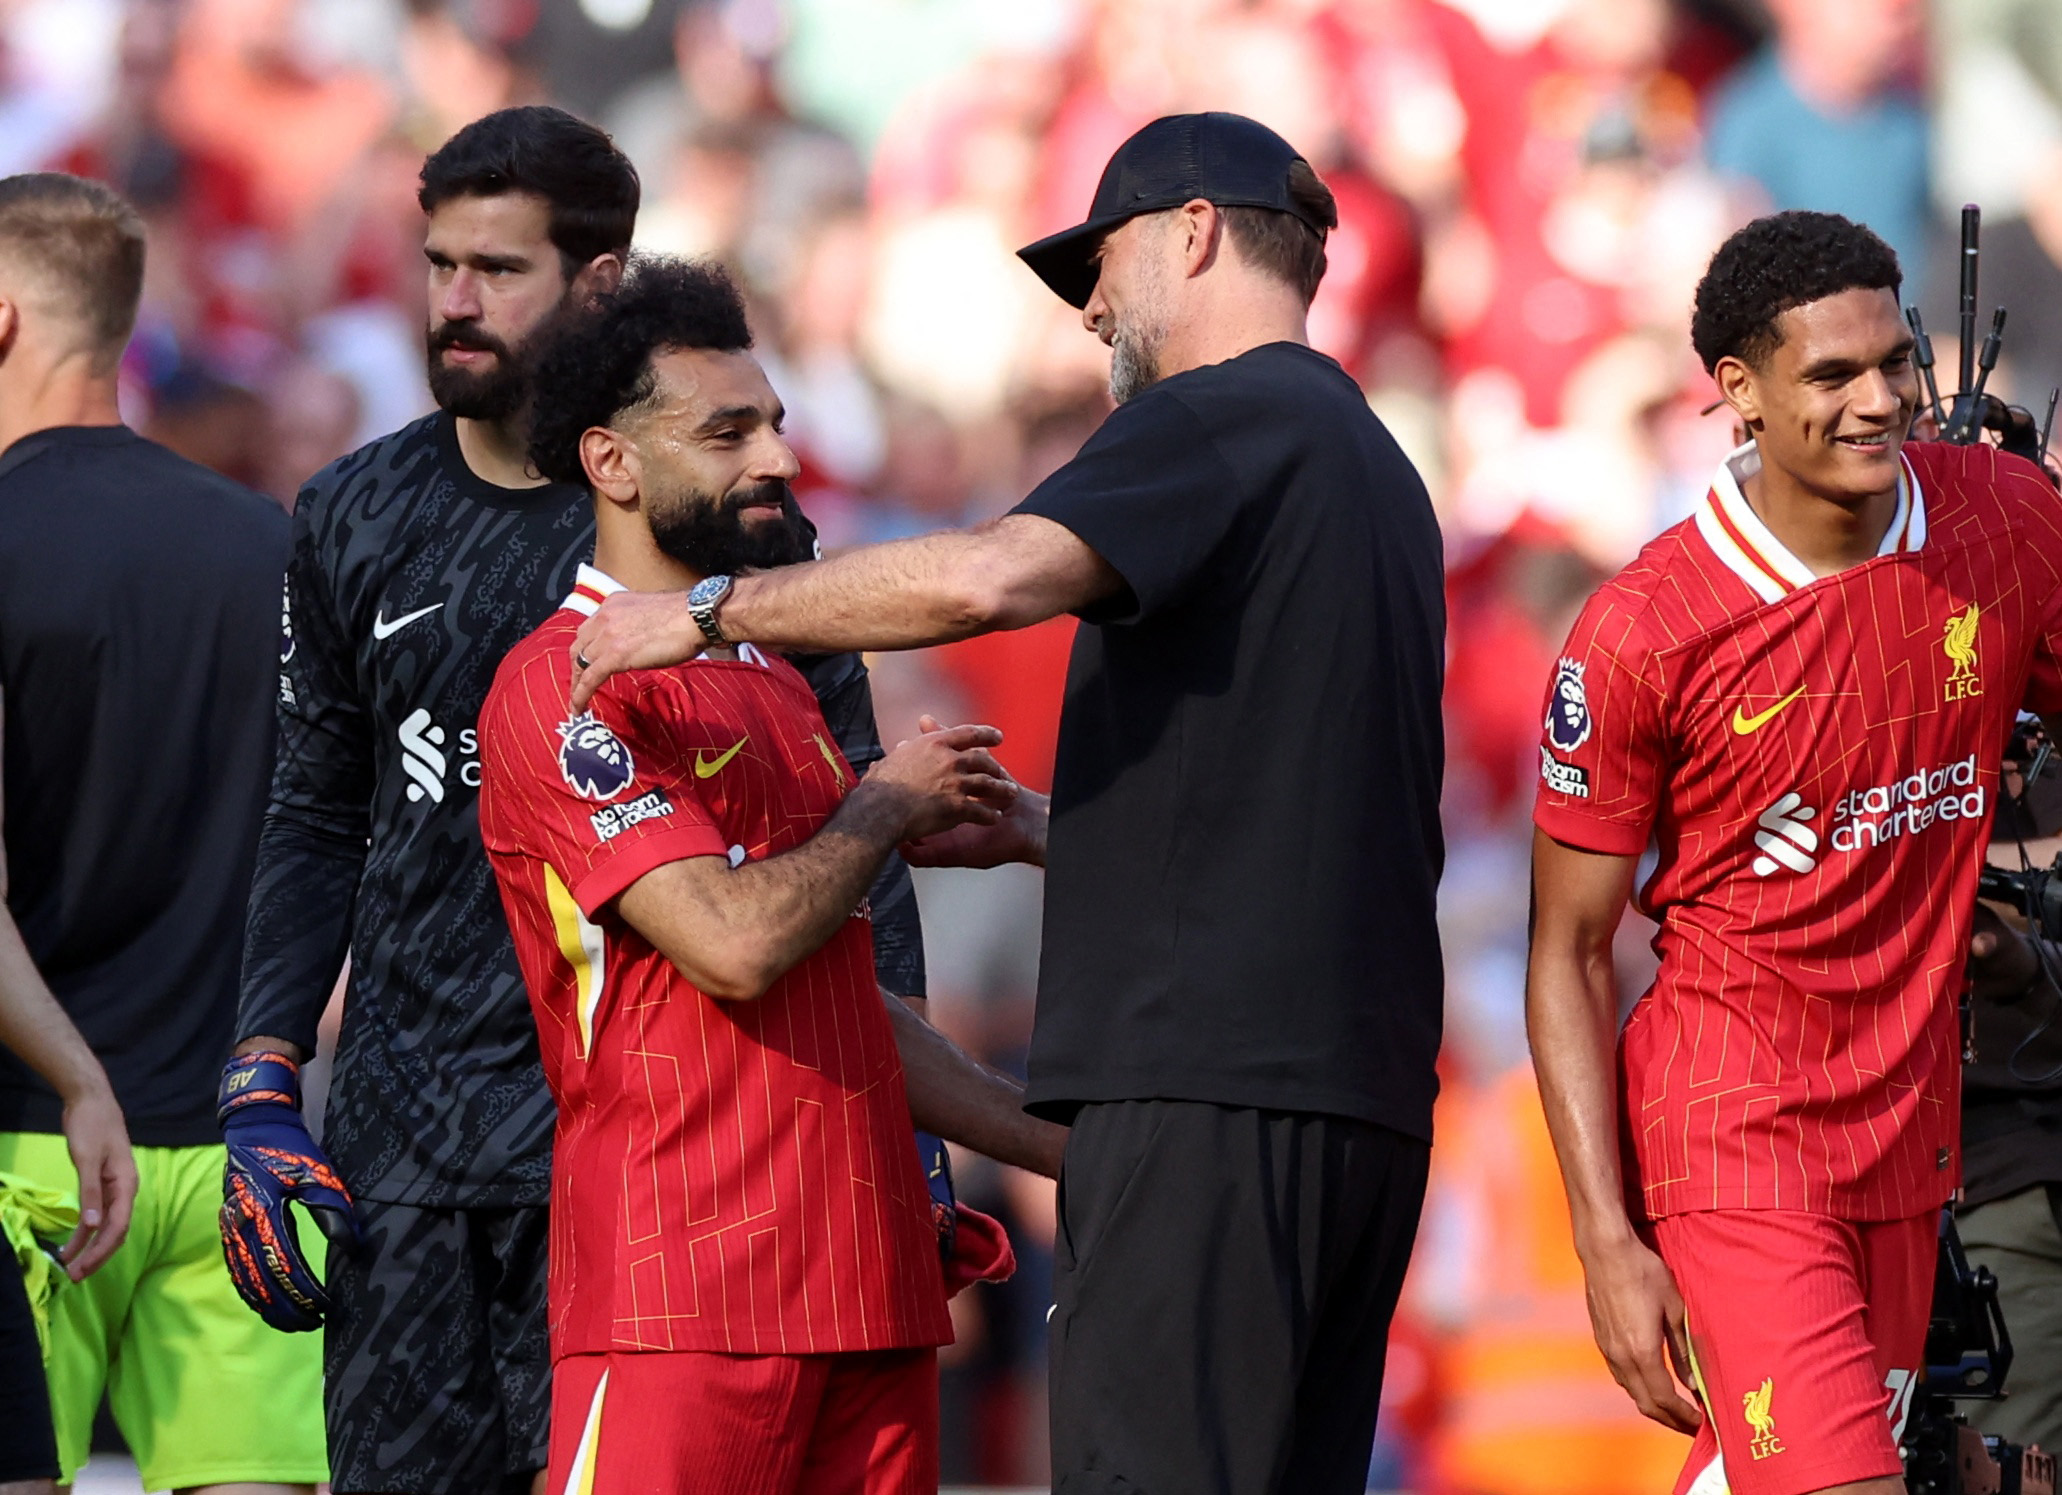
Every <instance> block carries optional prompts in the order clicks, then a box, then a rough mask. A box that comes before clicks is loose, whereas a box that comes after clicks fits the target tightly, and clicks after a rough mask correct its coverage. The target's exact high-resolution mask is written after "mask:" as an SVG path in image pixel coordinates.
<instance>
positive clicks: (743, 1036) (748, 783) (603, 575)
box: [480, 261, 1063, 1495]
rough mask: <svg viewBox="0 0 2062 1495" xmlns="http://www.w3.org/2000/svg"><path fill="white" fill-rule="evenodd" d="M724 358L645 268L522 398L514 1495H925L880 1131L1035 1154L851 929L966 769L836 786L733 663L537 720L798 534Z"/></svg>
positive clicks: (787, 461) (783, 453) (720, 285)
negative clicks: (536, 1477)
mask: <svg viewBox="0 0 2062 1495" xmlns="http://www.w3.org/2000/svg"><path fill="white" fill-rule="evenodd" d="M749 348H750V336H749V333H748V332H747V330H746V326H745V318H744V310H743V306H742V303H741V301H740V300H739V297H738V294H737V292H736V290H735V288H734V287H733V286H732V285H731V284H730V282H729V281H728V280H727V279H725V278H724V277H723V275H722V272H721V271H718V270H714V269H711V268H704V267H699V266H692V265H684V264H680V263H677V262H668V261H655V262H650V263H647V264H644V265H643V266H641V267H640V268H639V269H638V270H637V271H636V272H635V273H634V274H633V276H632V278H631V280H630V281H629V283H628V284H627V285H626V286H625V288H624V289H623V291H622V292H621V293H620V294H618V295H617V296H615V297H613V298H610V299H609V300H608V301H607V302H606V303H605V304H604V305H603V306H602V307H601V308H600V309H599V310H598V311H597V312H596V313H594V314H593V316H592V317H591V318H590V319H589V320H588V321H587V322H585V323H584V324H583V325H581V326H579V327H577V328H574V329H571V330H570V331H568V332H567V333H565V334H564V335H563V337H562V339H561V341H560V343H559V344H558V347H557V350H556V351H555V352H554V353H552V354H550V355H548V356H547V359H546V363H545V370H544V373H543V374H542V376H541V377H540V379H539V381H538V388H539V403H538V409H537V411H536V416H535V420H534V431H535V436H534V443H533V453H534V455H535V459H536V460H537V462H538V465H539V467H540V469H542V470H543V471H545V472H546V473H547V474H548V475H550V476H552V477H554V478H555V479H557V480H559V481H584V482H586V483H587V485H588V486H589V488H590V489H591V490H592V491H593V492H594V494H595V507H596V545H595V563H594V565H593V566H591V567H585V568H583V569H582V571H581V575H580V582H579V585H578V586H577V587H576V588H575V590H574V592H573V594H572V595H571V596H570V597H568V598H567V599H566V603H565V606H564V607H563V608H562V609H561V610H560V611H559V612H558V613H557V614H555V615H554V616H553V617H552V618H551V619H549V620H547V621H546V623H545V624H544V625H543V626H542V627H540V628H539V629H538V630H537V631H536V632H535V633H533V634H532V635H531V636H530V637H529V638H528V639H526V640H525V641H524V642H523V643H521V644H520V645H518V646H517V647H516V648H515V649H514V650H513V651H512V652H511V653H510V654H509V655H508V657H507V659H506V660H505V661H504V662H503V664H502V666H501V669H500V671H499V673H498V674H497V675H496V677H495V682H494V686H493V688H492V690H491V691H490V692H489V693H488V696H487V701H486V705H485V707H484V708H483V710H482V714H481V718H480V736H481V748H482V752H481V763H482V780H483V781H482V784H481V790H480V824H481V830H482V834H483V837H484V839H485V841H486V844H487V850H488V854H489V857H490V859H491V860H492V862H493V865H494V870H495V873H496V876H497V878H498V879H499V881H500V885H501V892H502V898H503V902H504V904H505V905H506V907H507V910H508V916H509V925H510V928H511V930H512V932H513V933H514V936H515V942H516V952H517V956H518V958H519V960H520V962H521V965H522V968H523V975H524V978H525V981H526V983H527V984H528V986H529V989H530V995H531V1002H532V1006H533V1007H534V1009H535V1011H536V1014H537V1019H538V1027H539V1031H540V1037H541V1048H542V1053H543V1059H544V1070H545V1076H546V1079H547V1080H548V1081H549V1083H550V1086H551V1089H552V1093H553V1096H554V1098H555V1099H556V1100H557V1103H558V1113H559V1114H558V1128H557V1134H556V1138H555V1153H554V1157H553V1164H552V1213H551V1228H552V1246H551V1282H550V1298H551V1346H552V1357H553V1389H552V1431H551V1453H550V1468H549V1477H548V1487H549V1488H550V1489H551V1490H553V1491H567V1492H573V1495H589V1492H599V1495H629V1492H633V1491H636V1492H642V1491H646V1490H662V1489H663V1490H689V1489H693V1490H711V1491H716V1490H720V1491H723V1492H725V1495H809V1492H829V1491H833V1490H835V1491H841V1492H862V1491H863V1492H866V1495H914V1492H917V1491H923V1492H926V1495H929V1492H932V1491H935V1490H936V1488H937V1482H938V1446H937V1438H938V1403H937V1380H936V1358H935V1348H934V1347H935V1346H937V1345H939V1344H941V1343H945V1342H948V1341H949V1340H950V1339H951V1328H950V1324H949V1320H948V1318H947V1315H946V1311H945V1298H946V1289H945V1284H944V1282H943V1281H942V1280H941V1274H940V1264H939V1253H938V1238H937V1236H936V1235H935V1234H934V1231H933V1227H932V1223H931V1215H930V1196H929V1191H928V1189H927V1188H926V1185H925V1181H924V1178H923V1176H922V1173H921V1170H920V1168H919V1166H918V1163H917V1158H916V1154H915V1151H914V1149H913V1148H912V1146H911V1140H910V1139H911V1119H912V1111H915V1112H916V1113H917V1115H918V1117H919V1119H920V1120H921V1122H922V1124H923V1125H925V1126H926V1127H928V1128H930V1129H932V1130H935V1131H937V1132H939V1133H941V1134H943V1135H945V1136H948V1137H952V1138H954V1139H955V1140H960V1141H964V1142H968V1143H970V1144H972V1145H975V1146H978V1147H980V1148H981V1149H982V1150H984V1151H988V1152H990V1153H992V1154H993V1155H995V1156H998V1157H1001V1158H1003V1159H1004V1160H1005V1161H1012V1162H1018V1163H1022V1164H1025V1165H1027V1166H1032V1167H1038V1168H1041V1169H1043V1170H1044V1171H1048V1172H1050V1171H1053V1169H1054V1168H1055V1167H1056V1161H1057V1144H1058V1142H1059V1141H1060V1138H1061V1136H1062V1135H1063V1134H1062V1132H1061V1129H1059V1128H1057V1127H1053V1126H1050V1125H1048V1124H1047V1123H1044V1122H1039V1121H1035V1120H1033V1119H1032V1118H1030V1117H1027V1116H1025V1115H1023V1114H1022V1111H1021V1109H1020V1104H1019V1103H1020V1100H1021V1097H1020V1095H1019V1094H1018V1093H1017V1092H1016V1091H1015V1090H1014V1088H1013V1087H1011V1086H1009V1085H1008V1084H1007V1083H1006V1082H1004V1081H1001V1080H998V1079H996V1078H994V1077H992V1076H988V1075H986V1074H985V1073H984V1072H982V1071H979V1070H978V1068H977V1067H975V1066H973V1065H972V1064H971V1062H970V1061H965V1060H964V1059H963V1058H961V1057H960V1056H958V1055H957V1053H956V1051H951V1050H949V1046H948V1045H946V1044H945V1040H943V1039H942V1038H940V1037H938V1036H937V1035H935V1034H933V1033H931V1031H930V1030H929V1029H928V1028H925V1027H924V1026H923V1024H922V1023H921V1022H920V1021H919V1020H918V1019H916V1018H915V1017H914V1015H913V1014H911V1013H909V1012H908V1011H907V1010H906V1009H904V1008H902V1007H901V1005H900V1003H899V1001H898V1000H897V999H894V998H892V997H890V998H886V999H885V1001H884V994H883V993H882V992H881V991H880V990H879V988H878V987H877V986H876V984H875V979H874V966H873V955H872V943H871V935H870V930H869V921H868V915H867V910H866V908H865V906H864V903H863V899H864V898H865V895H866V891H867V888H868V887H869V885H870V884H871V881H872V879H873V877H874V875H875V873H876V872H877V871H878V870H879V868H880V865H881V862H882V860H883V859H884V858H885V857H886V855H887V854H888V852H889V851H890V850H891V849H892V848H893V847H894V846H895V845H896V844H897V843H898V842H899V841H901V840H903V839H906V838H915V837H919V836H922V835H925V834H929V833H932V832H935V831H937V830H940V829H942V828H946V827H949V826H952V825H957V824H960V823H964V822H967V821H970V820H973V821H986V822H992V821H993V820H994V819H995V817H996V810H995V808H994V807H995V806H996V805H999V804H1006V803H1007V802H1008V800H1009V798H1010V796H1011V795H1012V794H1013V793H1014V786H1013V785H1011V784H1010V783H1009V781H1008V779H1007V776H1006V775H1005V774H1004V773H1003V771H1002V770H1001V768H1000V767H999V766H997V764H996V763H995V761H994V759H993V758H991V757H990V756H989V754H988V752H987V751H986V749H987V748H988V747H990V746H992V745H993V744H995V743H996V742H999V741H1000V736H999V734H997V733H995V732H994V731H993V729H991V728H985V727H961V728H955V729H952V730H950V731H939V732H930V733H927V734H925V735H923V736H921V737H918V738H916V739H913V740H911V741H909V742H905V743H903V744H901V745H900V746H898V747H897V748H896V749H894V751H892V752H891V753H889V754H888V755H887V757H886V758H885V759H883V760H882V761H881V762H880V763H878V764H876V765H875V767H874V768H873V769H872V770H871V771H870V772H869V773H868V774H867V776H866V778H865V779H864V780H863V781H860V782H858V783H856V784H855V783H854V781H853V775H852V772H851V769H850V766H849V765H848V764H847V763H846V761H845V759H844V758H843V756H842V755H841V754H840V753H839V752H838V749H837V747H836V746H835V744H834V743H833V742H832V741H831V739H830V735H829V732H828V729H827V728H826V727H825V726H824V722H823V717H822V715H821V713H820V711H819V710H818V709H817V706H816V702H815V698H814V696H813V695H812V694H811V692H810V690H809V687H808V685H807V684H806V683H805V682H804V681H803V679H802V677H801V675H800V674H798V673H797V672H796V671H795V669H794V668H793V667H792V666H790V665H789V664H788V663H787V662H786V661H785V660H782V659H780V658H778V657H777V656H772V655H769V654H766V653H763V652H761V651H760V650H758V649H756V648H754V647H752V646H751V645H742V646H739V647H738V648H737V649H735V650H716V651H711V653H710V654H708V655H705V656H703V658H702V659H700V660H698V661H696V662H694V663H691V664H688V665H684V666H680V667H677V668H673V669H668V670H648V671H637V672H631V673H628V674H624V675H620V676H617V677H616V678H615V679H613V680H611V681H610V682H609V685H608V687H607V688H606V689H604V690H603V691H602V692H600V693H599V694H597V695H596V697H595V699H594V701H593V702H592V704H591V706H590V708H589V709H588V710H587V711H586V712H584V713H582V714H580V715H579V716H577V717H574V716H572V713H571V712H570V710H569V696H570V689H571V680H570V679H569V677H568V672H567V669H566V651H567V650H568V649H569V648H570V647H571V645H572V640H573V636H574V633H575V632H576V630H577V628H578V626H579V624H580V623H581V622H582V621H583V620H584V619H585V618H586V617H587V616H589V615H591V614H592V613H593V611H594V610H595V608H596V607H597V606H598V604H599V602H600V600H601V598H602V597H603V596H605V595H607V594H608V593H610V592H612V591H616V590H620V589H622V588H623V587H624V586H638V587H653V588H665V587H674V588H677V587H682V586H687V585H690V584H692V583H693V582H695V581H697V580H699V579H700V577H701V576H702V575H705V574H709V573H711V572H715V571H726V572H727V571H729V570H731V569H734V568H735V567H737V566H740V565H749V564H752V563H753V562H754V558H755V555H757V554H758V553H759V551H760V549H761V548H762V544H761V542H763V541H764V540H765V539H766V538H767V537H769V536H773V535H776V534H777V533H778V532H780V531H782V530H783V529H784V528H785V527H787V526H791V525H793V524H795V523H798V522H799V520H798V516H797V514H796V513H795V511H794V507H793V499H792V495H790V494H789V493H788V488H787V484H788V480H789V479H790V478H792V477H793V476H794V474H795V470H796V464H795V459H794V456H793V454H792V453H791V452H790V451H789V449H788V447H787V445H786V443H785V442H784V441H783V440H782V439H781V437H780V434H779V431H780V406H779V402H778V401H777V400H776V399H775V397H774V394H773V391H772V390H771V388H770V387H769V386H768V385H767V382H766V377H765V375H764V373H763V372H762V371H761V370H760V368H759V365H758V363H757V362H756V361H755V360H754V359H753V357H752V355H751V353H750V351H749ZM898 1047H900V1048H901V1049H902V1051H903V1053H905V1054H907V1055H910V1056H911V1068H910V1071H909V1074H910V1081H909V1085H908V1088H907V1093H905V1083H904V1075H905V1070H904V1066H903V1063H902V1062H900V1060H899V1059H898ZM965 1219H966V1216H965V1214H963V1215H962V1220H963V1221H965ZM961 1235H962V1236H966V1235H968V1231H967V1230H966V1229H965V1228H964V1226H963V1228H962V1231H961Z"/></svg>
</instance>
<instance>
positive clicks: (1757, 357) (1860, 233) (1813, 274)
mask: <svg viewBox="0 0 2062 1495" xmlns="http://www.w3.org/2000/svg"><path fill="white" fill-rule="evenodd" d="M1903 283H1904V273H1903V272H1902V271H1901V270H1899V269H1898V266H1897V253H1896V251H1895V250H1893V249H1892V248H1891V247H1890V246H1889V245H1888V244H1886V243H1884V242H1883V241H1882V240H1881V239H1880V238H1878V237H1877V236H1876V235H1875V234H1874V233H1872V232H1871V231H1870V230H1869V229H1867V228H1865V227H1863V226H1862V225H1861V224H1859V223H1856V222H1854V221H1853V220H1852V219H1848V218H1842V217H1841V216H1840V215H1839V214H1838V213H1802V212H1791V213H1771V214H1770V215H1769V216H1768V217H1766V218H1757V219H1755V220H1754V221H1753V222H1752V223H1750V224H1748V225H1747V226H1746V227H1745V228H1743V229H1741V230H1740V231H1739V232H1737V233H1735V234H1734V235H1733V236H1732V237H1731V238H1730V239H1727V240H1726V241H1725V243H1723V244H1721V245H1720V246H1719V248H1718V253H1716V254H1714V255H1713V256H1712V257H1711V265H1710V268H1708V269H1707V270H1705V272H1704V278H1703V279H1702V280H1701V281H1699V282H1698V283H1697V302H1696V310H1695V311H1694V312H1693V313H1692V314H1691V317H1690V342H1691V344H1692V345H1693V346H1694V347H1695V348H1696V350H1697V356H1698V357H1699V358H1701V359H1703V360H1704V368H1705V370H1706V372H1709V371H1711V370H1713V369H1715V368H1717V367H1718V361H1719V360H1720V359H1721V358H1738V359H1741V360H1743V361H1745V362H1747V363H1750V364H1755V365H1757V366H1758V365H1759V364H1760V363H1761V362H1762V360H1764V359H1765V358H1767V357H1768V355H1769V354H1771V353H1773V352H1774V351H1775V350H1776V347H1777V346H1778V345H1779V344H1780V343H1781V342H1782V340H1783V335H1782V333H1781V331H1780V330H1778V328H1777V325H1776V319H1777V318H1779V317H1780V316H1782V314H1783V313H1784V312H1786V311H1788V310H1790V309H1791V308H1792V307H1795V306H1803V305H1805V304H1807V303H1808V302H1812V301H1819V300H1822V299H1824V298H1825V297H1827V296H1837V295H1839V294H1840V293H1841V292H1842V291H1853V290H1868V291H1875V290H1886V291H1889V292H1890V293H1891V294H1893V295H1895V294H1896V293H1897V289H1898V287H1899V286H1900V285H1902V284H1903Z"/></svg>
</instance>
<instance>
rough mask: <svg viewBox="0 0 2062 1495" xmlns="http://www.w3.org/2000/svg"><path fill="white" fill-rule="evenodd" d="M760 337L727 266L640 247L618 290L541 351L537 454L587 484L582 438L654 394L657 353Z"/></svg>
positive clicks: (556, 475) (549, 467)
mask: <svg viewBox="0 0 2062 1495" xmlns="http://www.w3.org/2000/svg"><path fill="white" fill-rule="evenodd" d="M751 346H752V332H751V328H750V327H749V326H748V325H747V323H746V321H745V302H744V297H742V296H741V295H739V294H738V288H737V283H736V282H735V281H733V280H732V279H731V278H730V276H729V275H728V274H727V273H725V271H724V269H723V267H722V266H721V265H718V264H715V263H713V262H710V261H702V260H683V259H674V258H672V257H670V256H661V255H650V256H646V255H639V256H638V257H637V258H636V259H635V260H633V261H632V262H631V266H630V271H629V273H628V275H627V276H626V277H625V278H624V281H623V284H622V285H621V287H619V288H618V289H617V290H616V291H615V293H614V294H612V295H610V296H606V297H604V298H603V299H602V300H601V301H600V302H599V303H597V304H596V305H595V306H593V307H591V308H589V309H588V310H586V311H583V312H581V313H579V314H577V315H575V316H573V317H571V318H570V319H569V320H567V321H566V322H565V323H564V324H563V325H562V326H560V327H559V328H557V329H556V330H555V331H554V332H553V333H552V335H551V336H550V337H549V338H548V339H547V340H546V343H545V346H544V351H543V353H542V354H541V356H540V357H539V359H538V364H537V380H536V390H537V394H536V403H535V404H534V406H533V407H532V410H531V416H530V461H531V462H532V464H534V465H535V467H536V468H537V470H538V471H539V472H541V473H543V474H544V476H546V477H547V478H550V479H551V480H552V481H553V482H558V483H577V484H579V485H581V486H582V487H584V486H586V483H587V474H586V472H585V471H584V470H583V469H582V468H581V466H580V438H581V436H582V435H584V434H585V433H586V432H587V431H588V429H589V428H590V427H593V426H606V425H608V424H610V423H611V422H612V421H614V420H615V418H616V417H617V416H619V415H621V414H622V413H623V412H624V411H626V410H630V409H634V408H635V407H636V406H638V405H640V404H642V403H643V402H644V401H646V400H648V399H650V398H651V397H652V392H653V376H652V355H653V354H655V353H659V352H663V351H667V350H670V349H680V348H706V349H709V350H711V351H714V352H718V353H736V352H740V351H742V350H744V349H746V348H749V347H751Z"/></svg>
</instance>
